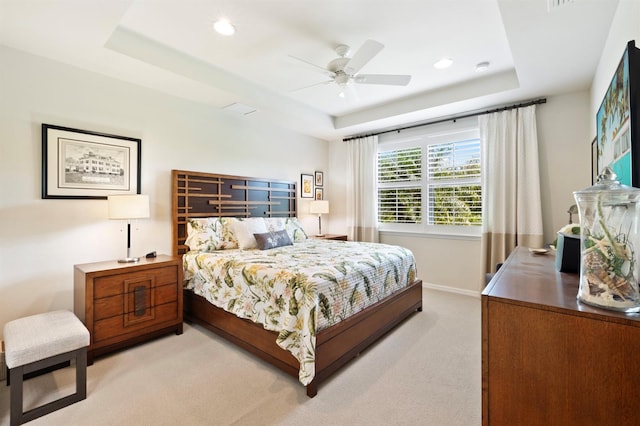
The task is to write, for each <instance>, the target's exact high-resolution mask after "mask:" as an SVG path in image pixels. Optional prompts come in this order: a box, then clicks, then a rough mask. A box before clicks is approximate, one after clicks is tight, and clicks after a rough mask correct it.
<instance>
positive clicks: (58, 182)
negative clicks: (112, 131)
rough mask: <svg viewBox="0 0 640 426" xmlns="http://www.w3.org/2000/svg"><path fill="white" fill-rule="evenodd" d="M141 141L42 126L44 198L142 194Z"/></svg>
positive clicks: (46, 125) (49, 125)
mask: <svg viewBox="0 0 640 426" xmlns="http://www.w3.org/2000/svg"><path fill="white" fill-rule="evenodd" d="M140 144H141V140H140V139H135V138H129V137H125V136H116V135H108V134H105V133H98V132H91V131H86V130H79V129H71V128H68V127H60V126H54V125H51V124H42V198H66V199H78V198H94V199H106V198H107V195H112V194H140Z"/></svg>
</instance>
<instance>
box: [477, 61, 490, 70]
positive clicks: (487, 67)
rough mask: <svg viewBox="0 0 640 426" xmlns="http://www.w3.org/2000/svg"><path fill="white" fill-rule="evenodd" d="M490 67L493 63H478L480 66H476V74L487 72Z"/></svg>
mask: <svg viewBox="0 0 640 426" xmlns="http://www.w3.org/2000/svg"><path fill="white" fill-rule="evenodd" d="M490 65H491V63H490V62H488V61H485V62H480V63H478V65H476V72H485V71H486V70H488V69H489V66H490Z"/></svg>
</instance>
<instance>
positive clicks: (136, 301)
mask: <svg viewBox="0 0 640 426" xmlns="http://www.w3.org/2000/svg"><path fill="white" fill-rule="evenodd" d="M146 310H147V287H145V286H137V287H136V288H134V289H133V314H134V315H135V316H137V317H139V316H142V315H144V313H145V311H146Z"/></svg>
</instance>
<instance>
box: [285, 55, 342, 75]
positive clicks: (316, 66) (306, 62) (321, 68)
mask: <svg viewBox="0 0 640 426" xmlns="http://www.w3.org/2000/svg"><path fill="white" fill-rule="evenodd" d="M287 56H289V57H290V58H292V59H295V60H296V61H300V62H304V63H305V64H307V65H311V66H312V67H314V68H316V69H318V70H320V71H322V72H323V73H325V74H327V75H332V73H331V71H329V70H328V69H326V68H325V67H321V66H320V65H316V64H314V63H313V62H309V61H307V60H304V59H300V58H297V57H295V56H292V55H287Z"/></svg>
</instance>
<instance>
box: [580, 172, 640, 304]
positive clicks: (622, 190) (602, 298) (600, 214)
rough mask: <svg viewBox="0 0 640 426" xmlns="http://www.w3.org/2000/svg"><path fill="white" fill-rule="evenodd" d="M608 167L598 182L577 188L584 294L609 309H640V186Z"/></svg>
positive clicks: (590, 301)
mask: <svg viewBox="0 0 640 426" xmlns="http://www.w3.org/2000/svg"><path fill="white" fill-rule="evenodd" d="M616 177H617V176H616V174H615V173H613V171H612V170H611V169H610V168H609V167H607V168H605V169H604V171H603V172H602V174H600V175H599V176H598V181H597V183H596V184H595V185H593V186H591V187H589V188H587V189H584V190H582V191H576V192H574V193H573V195H574V197H575V199H576V202H577V204H578V213H579V215H580V288H579V290H578V300H580V301H581V302H584V303H587V304H589V305H593V306H597V307H600V308H604V309H611V310H616V311H623V312H640V295H639V293H638V272H639V270H638V269H639V268H638V259H637V255H638V252H637V250H638V248H639V245H638V240H639V238H638V214H639V213H640V210H638V201H639V200H640V189H638V188H633V187H629V186H625V185H622V184H620V182H618V181H617V180H616Z"/></svg>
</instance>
